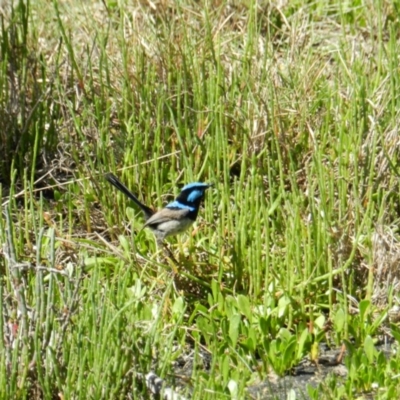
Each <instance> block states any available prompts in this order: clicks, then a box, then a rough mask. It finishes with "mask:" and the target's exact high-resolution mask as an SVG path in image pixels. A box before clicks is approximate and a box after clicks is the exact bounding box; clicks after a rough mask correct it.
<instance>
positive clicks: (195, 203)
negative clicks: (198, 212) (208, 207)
mask: <svg viewBox="0 0 400 400" xmlns="http://www.w3.org/2000/svg"><path fill="white" fill-rule="evenodd" d="M210 186H212V184H208V183H202V182H193V183H189V184H187V185H185V186H184V187H183V188H182V191H181V192H180V193H179V195H178V197H177V198H176V199H175V201H173V202H172V203H170V204H168V206H167V207H174V208H175V207H178V208H187V207H189V208H191V209H197V208H198V207H199V206H200V203H201V201H202V200H203V199H204V195H205V192H206V190H207V189H208V188H209V187H210Z"/></svg>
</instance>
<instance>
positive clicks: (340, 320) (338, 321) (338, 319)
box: [333, 308, 346, 333]
mask: <svg viewBox="0 0 400 400" xmlns="http://www.w3.org/2000/svg"><path fill="white" fill-rule="evenodd" d="M345 322H346V314H345V312H344V310H343V308H339V309H338V310H337V311H336V314H335V318H334V320H333V324H334V327H335V331H336V332H338V333H341V332H343V328H344V324H345Z"/></svg>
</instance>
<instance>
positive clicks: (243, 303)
mask: <svg viewBox="0 0 400 400" xmlns="http://www.w3.org/2000/svg"><path fill="white" fill-rule="evenodd" d="M237 301H238V307H239V311H240V312H241V313H242V314H244V315H245V316H246V318H247V319H248V320H249V322H250V323H251V322H252V319H253V318H252V312H251V308H250V301H249V299H248V297H246V296H243V295H239V296H238V300H237Z"/></svg>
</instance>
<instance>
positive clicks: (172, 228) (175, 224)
mask: <svg viewBox="0 0 400 400" xmlns="http://www.w3.org/2000/svg"><path fill="white" fill-rule="evenodd" d="M193 222H194V221H192V220H191V219H189V218H185V219H183V220H180V221H177V220H175V219H173V220H170V221H166V222H163V223H162V224H159V225H158V226H157V230H158V231H162V232H164V233H165V236H171V235H176V234H177V233H180V232H183V231H185V230H186V229H187V228H189V226H191V225H193Z"/></svg>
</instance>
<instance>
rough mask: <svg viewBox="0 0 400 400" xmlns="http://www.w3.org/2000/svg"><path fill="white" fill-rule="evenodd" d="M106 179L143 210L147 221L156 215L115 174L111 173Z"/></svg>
mask: <svg viewBox="0 0 400 400" xmlns="http://www.w3.org/2000/svg"><path fill="white" fill-rule="evenodd" d="M105 178H106V180H107V181H108V182H110V183H111V185H113V186H115V187H116V188H117V189H118V190H120V191H121V192H122V193H124V194H125V196H127V197H129V198H130V199H131V200H132V201H133V202H134V203H136V204H137V205H138V206H139V207H140V208H141V210H142V211H143V214H144V217H145V219H149V218H150V217H151V216H152V215H153V214H154V211H153V210H152V209H151V208H150V207H147V206H146V205H145V204H143V203H142V202H141V201H140V200H139V199H138V198H137V197H136V196H135V195H134V194H133V193H132V192H131V191H130V190H129V189H128V188H127V187H126V186H125V185H124V184H123V183H122V182H121V181H120V180H119V179H118V178H117V177H116V176H115V175H114V174H111V173H109V174H107V175H106V176H105Z"/></svg>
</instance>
